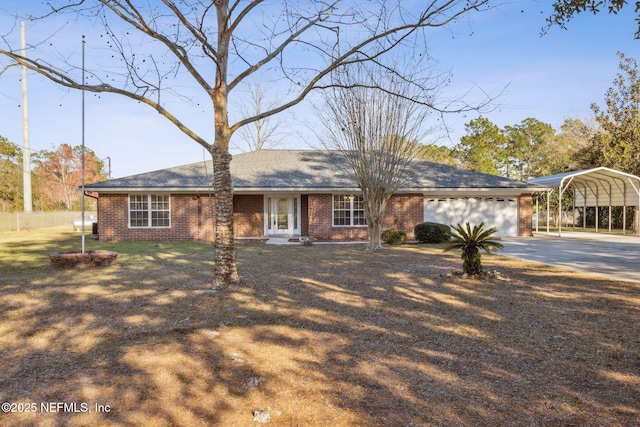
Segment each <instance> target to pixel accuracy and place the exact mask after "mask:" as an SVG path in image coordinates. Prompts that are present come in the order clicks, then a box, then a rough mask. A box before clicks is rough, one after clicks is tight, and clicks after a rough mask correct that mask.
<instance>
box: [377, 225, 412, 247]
mask: <svg viewBox="0 0 640 427" xmlns="http://www.w3.org/2000/svg"><path fill="white" fill-rule="evenodd" d="M380 237H381V238H382V241H383V242H385V243H388V244H390V245H404V244H405V243H407V233H405V232H404V231H402V230H399V229H397V228H391V229H389V230H384V231H383V232H382V235H381V236H380Z"/></svg>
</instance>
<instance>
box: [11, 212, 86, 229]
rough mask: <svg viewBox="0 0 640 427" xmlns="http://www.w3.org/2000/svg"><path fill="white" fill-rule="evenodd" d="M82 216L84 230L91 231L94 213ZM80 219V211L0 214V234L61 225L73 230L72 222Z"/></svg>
mask: <svg viewBox="0 0 640 427" xmlns="http://www.w3.org/2000/svg"><path fill="white" fill-rule="evenodd" d="M84 215H85V216H84V217H85V230H87V231H91V220H90V218H92V217H93V218H95V217H96V212H85V213H84ZM80 218H82V212H80V211H58V212H33V213H30V214H25V213H23V212H0V232H2V231H17V230H33V229H34V228H46V227H58V226H61V225H69V229H70V230H73V221H75V220H77V219H80ZM80 228H82V227H80Z"/></svg>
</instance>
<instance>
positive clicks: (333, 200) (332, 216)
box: [331, 193, 367, 228]
mask: <svg viewBox="0 0 640 427" xmlns="http://www.w3.org/2000/svg"><path fill="white" fill-rule="evenodd" d="M336 196H340V197H342V196H350V197H351V199H350V200H349V213H350V217H349V220H350V222H351V224H348V225H336V218H335V217H336V209H335V197H336ZM354 196H360V197H362V194H345V193H335V194H332V195H331V226H332V227H335V228H345V227H366V226H367V223H366V221H365V223H364V224H353V220H354V218H355V216H354V215H353V212H354V211H360V210H362V211H363V212H364V209H353V197H354Z"/></svg>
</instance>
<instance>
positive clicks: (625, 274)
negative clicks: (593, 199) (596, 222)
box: [498, 231, 640, 283]
mask: <svg viewBox="0 0 640 427" xmlns="http://www.w3.org/2000/svg"><path fill="white" fill-rule="evenodd" d="M502 243H503V244H504V251H500V252H498V253H499V254H502V255H506V256H510V257H514V258H519V259H524V260H528V261H536V262H540V263H543V264H547V265H553V266H557V267H562V268H567V269H570V270H577V271H582V272H587V273H593V274H598V275H602V276H605V277H607V278H610V279H616V280H624V281H630V282H637V283H640V237H639V236H629V235H627V236H621V235H609V234H605V233H597V234H596V233H580V232H564V231H563V232H562V237H561V238H559V237H558V235H557V233H556V234H551V235H547V234H546V233H545V234H543V233H537V234H536V235H535V237H503V238H502Z"/></svg>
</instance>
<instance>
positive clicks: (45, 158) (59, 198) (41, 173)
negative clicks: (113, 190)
mask: <svg viewBox="0 0 640 427" xmlns="http://www.w3.org/2000/svg"><path fill="white" fill-rule="evenodd" d="M31 158H32V163H33V164H32V180H31V181H32V192H33V204H34V210H40V211H51V210H79V209H80V206H81V193H80V191H79V190H78V189H79V187H80V186H81V185H82V147H81V146H75V147H72V146H71V145H69V144H61V145H60V146H58V147H57V148H56V147H54V148H53V149H52V150H41V151H35V152H32V153H31ZM105 179H106V174H105V171H104V163H103V162H102V161H101V160H100V159H98V157H96V155H95V153H94V152H93V151H92V150H90V149H87V148H85V182H86V183H87V184H88V183H93V182H99V181H103V180H105ZM22 182H23V163H22V147H20V146H19V145H17V144H15V143H13V142H11V141H9V140H7V138H5V137H3V136H1V135H0V212H12V211H21V210H23V202H24V200H23V185H22Z"/></svg>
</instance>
